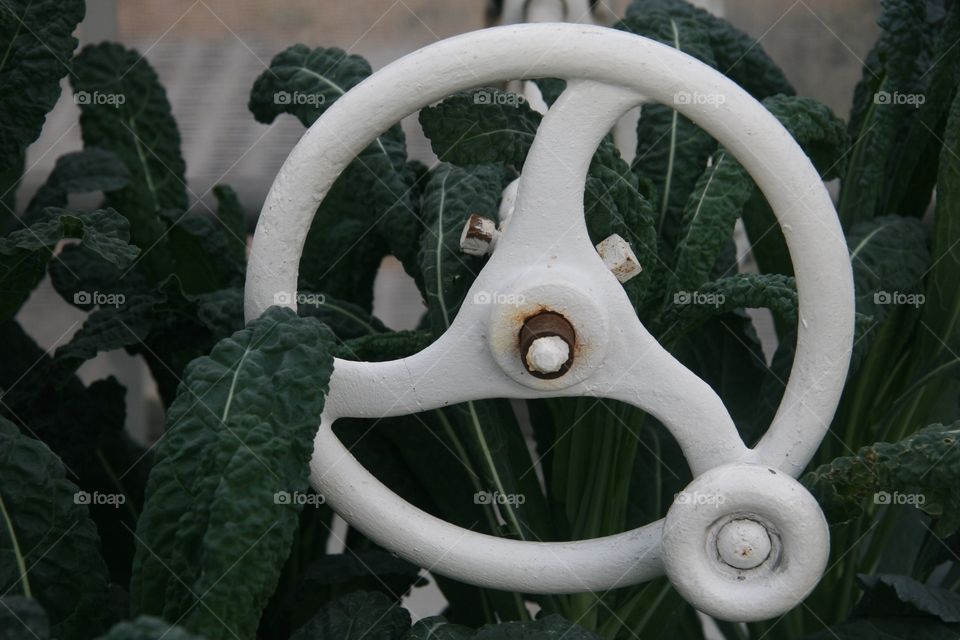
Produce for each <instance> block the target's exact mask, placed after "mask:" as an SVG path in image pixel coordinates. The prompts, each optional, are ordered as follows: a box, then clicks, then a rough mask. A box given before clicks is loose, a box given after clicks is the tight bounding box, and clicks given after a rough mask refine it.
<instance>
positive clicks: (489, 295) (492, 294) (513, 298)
mask: <svg viewBox="0 0 960 640" xmlns="http://www.w3.org/2000/svg"><path fill="white" fill-rule="evenodd" d="M525 301H526V297H525V296H524V295H523V294H520V293H498V292H496V291H477V292H476V293H475V294H473V304H505V305H509V306H511V307H519V306H520V305H522V304H523V303H524V302H525Z"/></svg>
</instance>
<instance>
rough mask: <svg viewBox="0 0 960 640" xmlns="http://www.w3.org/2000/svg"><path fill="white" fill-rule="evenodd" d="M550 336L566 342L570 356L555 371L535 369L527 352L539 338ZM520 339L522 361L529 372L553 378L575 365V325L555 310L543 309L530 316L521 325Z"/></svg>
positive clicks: (543, 377) (540, 376)
mask: <svg viewBox="0 0 960 640" xmlns="http://www.w3.org/2000/svg"><path fill="white" fill-rule="evenodd" d="M550 336H556V337H558V338H560V339H561V340H563V341H564V342H566V343H567V348H568V349H569V351H570V356H569V357H568V358H567V361H566V362H564V363H563V365H561V366H560V369H559V370H557V371H555V372H553V373H542V372H540V371H534V370H532V369H531V368H530V365H529V364H528V363H527V352H528V351H529V350H530V345H532V344H533V341H534V340H536V339H537V338H546V337H550ZM519 341H520V361H521V362H523V366H524V368H525V369H526V370H527V372H529V373H530V375H532V376H534V377H537V378H542V379H544V380H552V379H554V378H559V377H560V376H562V375H563V374H565V373H566V372H567V371H569V370H570V367H571V366H573V356H574V352H575V350H576V346H577V334H576V331H574V329H573V325H572V324H570V322H569V321H568V320H567V319H566V318H564V317H563V316H562V315H560V314H559V313H557V312H555V311H541V312H539V313H536V314H534V315H532V316H529V317H528V318H527V319H526V321H524V323H523V325H522V326H521V327H520V335H519Z"/></svg>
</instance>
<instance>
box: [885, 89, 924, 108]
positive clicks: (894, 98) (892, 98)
mask: <svg viewBox="0 0 960 640" xmlns="http://www.w3.org/2000/svg"><path fill="white" fill-rule="evenodd" d="M926 101H927V96H925V95H923V94H922V93H900V92H899V91H894V92H892V93H891V92H889V91H877V92H876V93H875V94H873V103H874V104H898V105H899V104H908V105H910V106H912V107H913V108H914V109H919V108H920V105H922V104H923V103H924V102H926Z"/></svg>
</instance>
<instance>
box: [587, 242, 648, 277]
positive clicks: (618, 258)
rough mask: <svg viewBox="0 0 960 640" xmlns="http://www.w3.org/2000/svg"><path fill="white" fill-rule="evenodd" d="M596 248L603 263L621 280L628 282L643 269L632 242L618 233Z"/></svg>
mask: <svg viewBox="0 0 960 640" xmlns="http://www.w3.org/2000/svg"><path fill="white" fill-rule="evenodd" d="M596 249H597V253H599V254H600V259H602V260H603V264H605V265H607V269H610V273H612V274H613V275H614V276H616V278H617V280H619V281H620V282H626V281H627V280H630V279H631V278H633V277H634V276H637V275H640V272H641V271H643V269H642V268H641V266H640V261H639V260H637V256H636V254H634V253H633V249H631V248H630V244H629V243H628V242H627V241H626V240H624V239H623V238H621V237H620V236H619V235H617V234H616V233H614V234H613V235H610V236H608V237H607V238H605V239H604V240H602V241H601V242H600V244H598V245H597V247H596Z"/></svg>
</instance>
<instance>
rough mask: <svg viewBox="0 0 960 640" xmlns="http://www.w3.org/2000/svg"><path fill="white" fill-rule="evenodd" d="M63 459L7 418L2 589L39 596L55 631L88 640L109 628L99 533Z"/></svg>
mask: <svg viewBox="0 0 960 640" xmlns="http://www.w3.org/2000/svg"><path fill="white" fill-rule="evenodd" d="M77 492H78V488H77V486H76V485H75V484H73V483H72V482H70V481H69V480H67V479H66V471H65V469H64V467H63V463H61V462H60V459H59V458H57V456H56V455H54V453H53V452H52V451H50V449H49V448H48V447H47V446H46V445H45V444H43V443H42V442H40V441H39V440H35V439H33V438H30V437H28V436H26V435H23V434H22V433H21V432H20V429H18V428H17V427H16V426H15V425H13V424H12V423H11V422H9V421H7V420H6V419H4V418H0V590H2V593H5V594H9V593H20V594H24V595H27V596H29V597H32V598H35V599H36V600H38V601H39V602H40V604H41V605H43V607H44V609H46V612H47V615H48V616H49V620H50V628H51V631H52V633H53V636H54V637H56V638H59V639H61V640H86V639H87V638H89V637H90V633H96V632H98V631H100V630H101V629H103V628H104V627H105V623H106V620H105V618H106V616H107V615H108V614H107V612H106V610H107V605H108V597H107V567H106V565H104V563H103V559H102V558H101V556H100V539H99V538H98V537H97V530H96V527H95V526H94V524H93V521H92V520H90V518H89V516H88V514H87V508H86V507H85V506H84V505H81V504H77V503H76V500H77V495H78V493H77Z"/></svg>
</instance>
